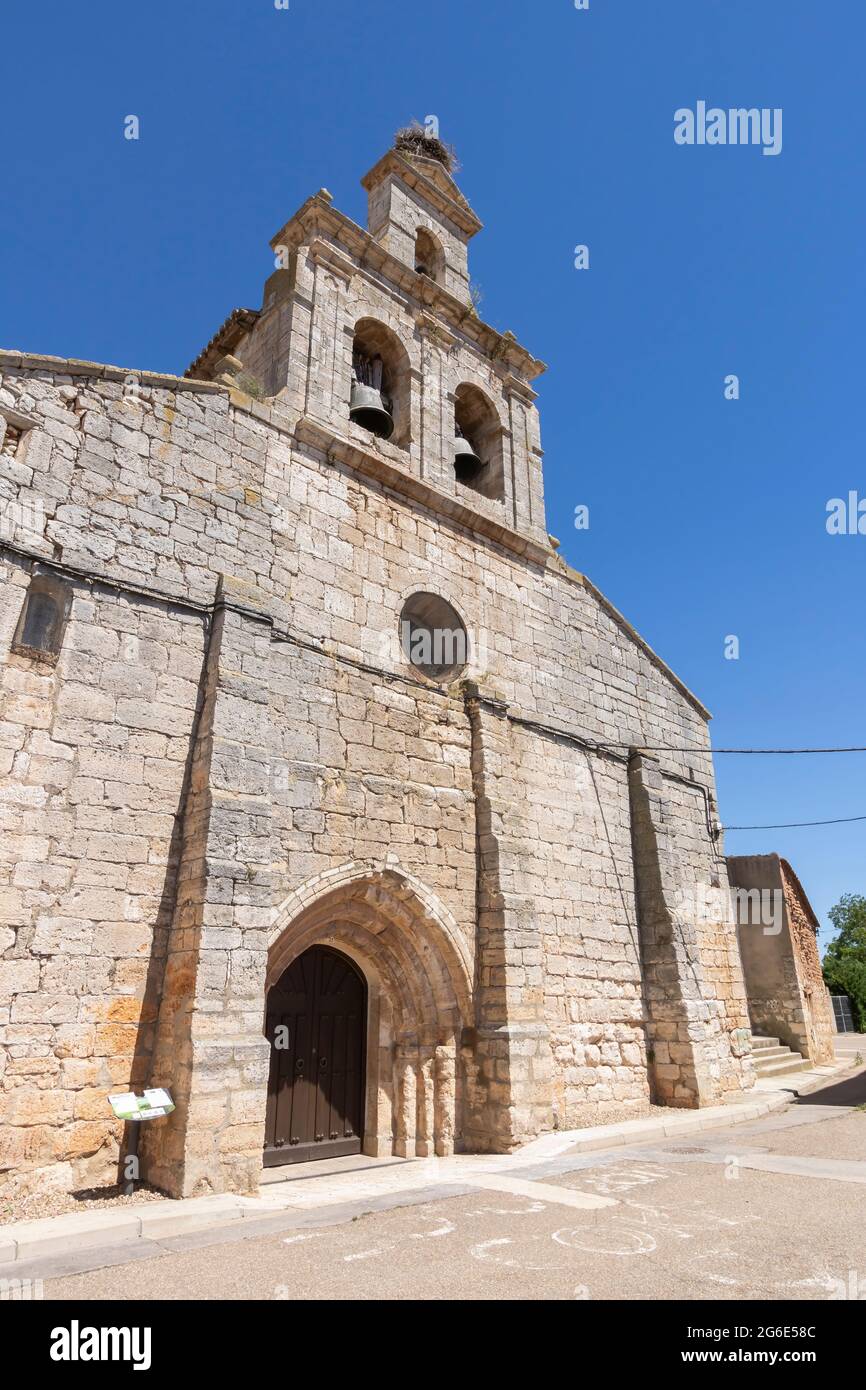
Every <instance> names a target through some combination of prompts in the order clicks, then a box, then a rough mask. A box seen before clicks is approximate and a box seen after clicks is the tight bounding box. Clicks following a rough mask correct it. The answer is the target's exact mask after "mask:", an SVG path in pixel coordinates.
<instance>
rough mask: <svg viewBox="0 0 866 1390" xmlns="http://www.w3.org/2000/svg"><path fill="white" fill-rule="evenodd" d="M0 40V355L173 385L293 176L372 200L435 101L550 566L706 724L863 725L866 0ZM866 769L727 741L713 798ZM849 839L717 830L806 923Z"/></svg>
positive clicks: (753, 816)
mask: <svg viewBox="0 0 866 1390" xmlns="http://www.w3.org/2000/svg"><path fill="white" fill-rule="evenodd" d="M3 38H4V44H3V48H4V55H5V58H6V61H5V62H4V94H3V96H4V110H5V111H6V113H7V133H8V132H11V130H12V128H13V125H14V127H15V130H16V134H15V137H14V139H10V140H8V141H7V143H6V147H5V153H4V165H5V177H4V195H5V196H4V198H3V201H2V206H0V265H2V267H3V273H2V279H0V342H2V345H3V346H5V347H21V348H25V349H29V350H31V351H42V352H49V353H56V354H59V355H69V356H76V357H83V358H92V359H96V360H99V361H109V362H115V363H119V364H121V365H124V366H132V367H140V368H152V369H157V370H162V371H182V370H183V369H184V368H185V367H186V366H187V364H188V363H189V361H190V360H191V359H192V358H193V357H194V356H195V355H196V354H197V352H198V351H199V350H200V348H201V347H202V346H203V345H204V344H205V342H206V341H207V340H208V338H209V337H210V336H211V334H212V333H213V332H214V331H215V329H216V328H217V327H218V326H219V324H220V323H221V322H222V320H223V318H224V317H225V315H226V314H227V313H228V312H229V311H230V310H231V309H232V308H234V307H235V306H237V305H252V306H258V304H259V303H260V294H261V286H262V282H263V281H264V279H265V277H266V276H267V275H268V273H269V272H270V270H271V268H272V262H271V259H270V253H269V250H268V239H269V238H270V236H271V235H272V234H273V233H274V232H275V231H277V229H278V228H279V227H280V226H281V225H282V224H283V222H284V221H285V220H286V218H287V217H288V216H289V215H290V214H291V213H292V212H293V211H294V210H295V208H296V207H297V206H298V205H299V204H300V203H301V202H302V201H303V200H304V198H306V197H307V196H308V195H309V194H310V193H312V192H314V191H315V190H316V189H318V188H319V187H321V186H322V185H325V186H326V187H328V188H329V189H330V190H331V192H332V193H333V195H334V199H335V202H336V204H337V205H338V206H339V207H340V208H341V209H342V210H343V211H344V212H346V213H348V214H349V215H350V216H352V217H354V218H356V219H357V220H358V221H362V222H363V220H364V215H365V195H364V194H363V191H362V190H361V188H360V187H359V184H358V180H359V178H360V176H361V174H362V173H364V172H365V170H366V169H368V168H369V167H370V166H371V165H372V164H373V163H374V161H375V160H376V159H377V158H378V157H379V155H380V154H381V153H383V152H384V150H385V149H386V148H387V146H388V144H389V143H390V140H391V137H392V134H393V132H394V130H395V128H396V127H397V126H398V125H401V124H403V123H405V122H406V121H408V120H409V119H411V118H412V117H417V118H419V119H422V120H423V118H424V117H425V116H427V115H429V114H435V115H437V116H438V118H439V121H440V125H441V133H442V136H443V138H445V139H446V140H449V141H451V142H453V144H454V145H455V146H456V147H457V151H458V155H459V158H460V161H461V164H462V170H461V172H460V174H459V175H458V178H459V181H460V183H461V186H462V187H463V189H464V191H465V193H466V195H467V197H468V198H469V200H470V202H471V203H472V205H473V206H474V208H475V209H476V211H477V212H478V214H479V215H480V216H481V218H482V219H483V221H484V222H485V224H486V225H485V230H484V231H483V232H482V233H480V234H479V236H478V237H477V238H476V240H475V242H474V244H473V246H472V248H471V255H472V259H471V266H472V273H473V276H474V278H475V279H476V280H477V281H478V282H479V284H480V286H481V289H482V291H483V295H484V299H483V303H482V306H481V313H482V316H483V317H484V318H485V319H487V320H488V321H489V322H490V323H492V324H494V325H495V326H496V327H497V328H500V329H506V328H510V329H512V330H513V331H514V332H515V333H516V334H517V336H518V337H519V338H520V340H521V341H522V342H524V343H525V344H526V346H527V347H529V348H530V350H531V351H533V352H534V353H535V354H536V355H537V356H540V357H541V358H543V359H544V360H545V361H546V362H548V363H549V364H550V369H549V371H548V373H547V374H546V376H545V377H543V378H542V379H541V382H540V383H539V385H540V399H539V407H540V409H541V412H542V429H543V441H544V445H545V466H546V480H547V506H548V524H549V528H550V530H551V531H552V532H553V533H554V534H556V535H557V536H559V537H560V538H561V541H562V551H563V553H564V555H565V557H566V558H567V559H568V561H569V562H570V563H571V564H573V565H574V566H575V567H576V568H578V569H581V570H584V571H585V572H586V573H587V574H588V575H589V576H590V577H591V578H592V580H593V581H594V582H595V583H596V584H597V585H598V586H599V587H600V588H601V589H603V590H604V591H605V592H606V593H607V594H608V596H609V597H610V598H611V599H612V601H613V602H614V603H616V604H617V606H618V607H620V608H621V609H622V610H623V611H624V612H625V614H626V615H627V616H628V617H629V618H630V620H631V621H632V622H634V624H635V625H636V626H637V628H638V629H639V630H640V631H641V632H642V633H643V635H644V636H645V637H646V638H647V640H648V641H649V642H651V643H652V645H653V646H654V647H655V648H656V650H657V651H658V652H659V653H660V654H661V655H662V656H663V657H664V658H665V659H666V660H667V661H668V662H669V663H670V664H671V665H672V666H673V667H674V669H675V670H676V671H677V672H678V674H679V675H680V676H681V677H682V678H683V679H684V680H685V681H686V682H687V683H688V684H689V685H690V686H691V687H692V689H694V690H695V691H696V693H697V694H698V695H699V696H700V697H701V699H702V700H703V701H704V702H705V703H706V704H707V705H708V706H709V707H710V709H711V710H712V711H713V713H714V715H715V718H714V721H713V724H712V734H713V739H714V742H715V743H716V744H717V745H719V746H730V745H734V746H750V747H751V746H765V745H771V746H779V745H785V746H787V745H794V746H802V745H806V746H809V745H827V744H829V745H839V744H866V721H864V703H866V702H864V691H866V656H864V650H866V616H864V604H863V594H864V566H866V536H835V537H831V536H828V534H827V532H826V529H825V517H826V504H827V501H828V500H829V499H830V498H831V497H846V496H847V494H848V492H849V491H851V490H856V491H858V492H859V496H860V497H861V498H862V497H866V467H864V458H866V420H864V412H863V409H862V400H863V386H862V372H863V361H864V353H863V325H864V323H866V269H864V264H866V262H864V256H863V253H862V246H861V242H862V228H863V224H864V201H866V194H864V183H863V176H862V172H863V171H862V159H863V132H864V113H863V104H862V92H863V81H862V55H863V51H864V46H866V7H864V5H863V3H862V0H835V3H833V4H832V5H827V4H823V5H821V4H818V3H816V0H760V3H758V4H756V3H755V0H700V3H699V4H696V3H695V0H682V3H673V2H672V0H655V2H654V0H590V8H589V10H588V11H577V10H575V8H574V5H573V0H540V3H536V4H527V3H521V2H520V0H474V3H472V4H466V3H465V2H464V3H458V0H437V3H436V4H435V5H429V4H428V5H424V6H415V5H409V4H407V3H406V2H405V0H378V3H366V4H359V3H357V0H355V2H354V3H351V0H290V7H289V9H288V10H277V9H276V8H275V7H274V5H273V0H256V2H255V3H250V0H245V3H243V4H238V3H236V0H234V3H228V0H185V3H184V4H183V5H177V4H173V5H172V4H168V3H166V2H165V0H153V2H152V3H151V4H150V5H148V6H147V7H143V6H139V7H133V6H120V5H118V4H117V3H116V2H115V3H113V4H108V3H102V2H101V0H91V3H89V4H88V5H87V6H86V7H81V6H71V5H68V4H59V3H56V2H55V0H49V3H45V4H42V5H40V6H38V7H36V8H34V7H32V6H31V7H24V6H19V7H15V9H14V10H10V11H9V12H8V13H7V14H5V15H4V20H3ZM16 55H17V56H16ZM698 100H705V101H707V102H708V104H709V105H711V106H712V105H715V106H719V107H722V108H728V107H730V106H736V107H739V106H749V107H751V106H756V107H771V108H775V107H781V108H782V110H783V148H782V152H781V154H779V155H778V156H777V157H774V158H771V157H765V156H763V155H762V153H761V150H760V149H759V148H753V147H739V146H728V147H708V146H704V147H697V146H695V147H680V146H678V145H676V144H675V143H674V140H673V129H674V112H675V110H676V109H677V108H680V107H685V106H689V107H692V108H694V106H695V105H696V103H697V101H698ZM129 114H135V115H138V116H139V118H140V122H141V137H140V139H139V140H138V141H137V142H134V141H127V140H125V139H124V138H123V121H124V117H125V116H127V115H129ZM579 243H580V244H586V245H588V246H589V248H590V269H589V270H588V271H581V272H578V271H576V270H575V269H574V266H573V259H574V247H575V245H577V244H579ZM729 373H736V374H737V375H738V376H739V378H740V392H741V394H740V399H739V400H737V401H728V400H725V398H724V390H723V384H724V378H725V377H726V376H727V375H728V374H729ZM578 504H586V505H588V506H589V508H590V527H589V530H588V531H582V532H578V531H576V530H575V528H574V526H573V520H572V519H573V514H574V508H575V506H576V505H578ZM728 634H735V635H736V636H737V637H738V638H739V640H740V658H739V660H737V661H729V660H725V658H724V654H723V651H724V639H725V637H726V636H727V635H728ZM864 772H866V754H860V755H849V756H842V755H840V756H835V757H809V758H805V757H801V758H794V757H792V758H744V757H724V756H723V757H719V758H718V760H717V773H718V785H719V795H720V803H721V813H722V819H723V820H724V821H725V822H726V823H729V824H737V825H739V824H752V823H755V822H758V823H764V822H778V821H797V820H821V819H826V818H831V817H841V816H855V815H862V814H866V786H864V781H866V779H864ZM864 837H866V822H862V823H860V824H854V825H847V826H845V825H841V826H828V827H825V828H821V829H800V830H778V831H766V832H761V831H737V832H733V833H730V834H729V835H728V836H727V850H728V852H729V853H740V854H745V853H767V852H769V851H773V850H775V851H778V852H779V853H780V854H782V855H784V856H785V857H786V858H788V859H790V860H791V862H792V864H793V865H794V867H795V869H796V870H797V872H798V874H799V876H800V878H801V880H802V882H803V884H804V886H805V887H806V890H807V892H808V893H809V894H810V896H811V899H812V902H813V904H814V906H815V908H816V911H817V912H818V914H819V916H820V917H821V918H822V920H824V919H825V918H826V911H827V909H828V907H829V906H830V905H831V904H832V903H833V902H834V901H836V899H837V898H838V897H839V896H840V894H841V893H843V892H846V891H851V892H866V855H864ZM824 939H825V940H826V936H825V938H824Z"/></svg>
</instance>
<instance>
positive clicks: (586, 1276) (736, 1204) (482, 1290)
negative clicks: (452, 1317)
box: [44, 1071, 866, 1301]
mask: <svg viewBox="0 0 866 1390" xmlns="http://www.w3.org/2000/svg"><path fill="white" fill-rule="evenodd" d="M857 1106H862V1107H863V1108H862V1109H857ZM509 1184H510V1185H509ZM581 1194H594V1195H595V1196H597V1197H603V1198H605V1199H606V1200H607V1201H608V1202H609V1205H606V1206H604V1207H602V1208H600V1209H596V1210H587V1209H585V1208H584V1207H582V1206H581V1202H582V1197H581ZM396 1200H397V1198H396V1197H395V1201H396ZM399 1200H401V1201H402V1202H404V1203H405V1204H404V1205H400V1206H396V1205H395V1206H393V1207H391V1209H386V1210H378V1211H373V1212H370V1211H365V1210H364V1202H363V1199H361V1201H360V1203H359V1204H358V1209H357V1210H354V1211H352V1212H349V1211H347V1210H346V1209H345V1208H342V1209H341V1210H340V1211H339V1212H337V1213H334V1212H331V1213H324V1212H322V1213H319V1212H312V1213H310V1212H307V1213H305V1214H304V1215H303V1216H298V1215H297V1214H294V1215H292V1214H289V1213H287V1214H285V1215H284V1217H283V1218H282V1221H281V1222H278V1223H277V1224H278V1225H280V1226H281V1229H279V1230H272V1231H271V1232H270V1233H269V1234H264V1235H260V1234H259V1235H255V1234H249V1233H248V1234H246V1235H243V1234H241V1233H239V1232H232V1233H229V1232H226V1231H222V1232H219V1231H217V1232H212V1233H209V1234H208V1235H200V1236H190V1237H188V1238H187V1239H186V1241H185V1242H179V1243H178V1244H183V1245H184V1246H185V1248H179V1249H176V1250H174V1251H173V1252H171V1253H166V1254H157V1255H153V1256H151V1257H149V1258H146V1259H142V1258H139V1259H136V1260H135V1261H134V1262H132V1263H123V1264H120V1263H117V1264H114V1265H113V1266H110V1267H106V1268H101V1269H92V1270H90V1271H88V1272H86V1273H80V1274H72V1275H67V1276H65V1277H57V1278H50V1277H49V1278H47V1279H46V1282H45V1287H44V1295H45V1298H47V1299H103V1298H121V1299H133V1300H141V1299H271V1300H295V1299H311V1300H315V1299H359V1300H363V1299H370V1300H376V1299H481V1300H484V1299H497V1300H501V1299H570V1300H571V1299H575V1300H581V1301H582V1300H587V1299H589V1300H592V1299H687V1300H690V1299H704V1298H710V1299H720V1300H739V1299H746V1298H760V1299H767V1300H774V1299H791V1298H793V1299H803V1300H810V1299H841V1298H851V1297H858V1298H861V1299H863V1300H864V1301H866V1253H864V1252H866V1071H864V1072H861V1073H859V1074H858V1075H857V1076H856V1077H855V1078H854V1079H851V1080H848V1081H845V1082H841V1083H836V1084H835V1085H832V1086H829V1087H827V1088H825V1089H824V1090H823V1091H820V1092H815V1093H813V1094H812V1095H810V1096H808V1097H806V1098H805V1099H804V1100H803V1101H802V1102H801V1103H800V1104H798V1105H795V1106H793V1107H792V1108H791V1109H790V1110H788V1111H787V1112H785V1113H784V1114H781V1115H778V1116H772V1117H769V1118H767V1119H764V1120H761V1121H757V1122H755V1123H753V1124H750V1125H738V1126H736V1127H733V1128H731V1129H729V1130H711V1131H707V1132H704V1133H700V1134H697V1135H696V1136H694V1137H692V1136H689V1137H688V1138H683V1139H679V1140H675V1139H671V1140H670V1141H669V1142H665V1143H664V1144H658V1143H656V1144H654V1145H652V1146H647V1145H644V1146H637V1145H636V1146H629V1147H620V1148H618V1149H614V1150H608V1151H601V1152H598V1153H592V1154H584V1155H580V1156H577V1155H573V1156H570V1155H568V1154H565V1155H562V1156H560V1157H558V1158H556V1159H553V1160H547V1161H545V1162H544V1163H536V1164H534V1165H532V1166H530V1165H527V1167H526V1169H525V1170H524V1169H520V1170H519V1171H518V1170H516V1171H515V1172H514V1173H513V1175H512V1177H511V1179H505V1180H504V1183H502V1182H501V1183H500V1185H499V1188H498V1190H494V1189H493V1188H490V1189H486V1188H485V1187H484V1186H483V1185H478V1186H477V1187H475V1188H473V1190H471V1191H469V1192H465V1193H463V1194H462V1195H454V1196H440V1195H437V1194H436V1193H435V1192H433V1193H429V1192H428V1193H425V1192H423V1191H421V1192H418V1193H413V1194H411V1196H408V1197H407V1194H405V1193H404V1194H403V1195H402V1197H401V1198H400V1199H399ZM127 1258H128V1257H127Z"/></svg>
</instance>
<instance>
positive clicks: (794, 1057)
mask: <svg viewBox="0 0 866 1390" xmlns="http://www.w3.org/2000/svg"><path fill="white" fill-rule="evenodd" d="M808 1070H809V1063H808V1062H807V1061H806V1060H805V1059H804V1058H803V1057H801V1056H800V1054H799V1052H792V1053H791V1055H790V1057H779V1058H778V1059H777V1060H775V1061H772V1062H759V1061H758V1059H757V1058H755V1072H756V1074H757V1075H758V1076H786V1075H787V1074H788V1073H789V1072H794V1071H808Z"/></svg>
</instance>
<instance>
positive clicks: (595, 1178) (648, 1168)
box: [581, 1160, 685, 1193]
mask: <svg viewBox="0 0 866 1390" xmlns="http://www.w3.org/2000/svg"><path fill="white" fill-rule="evenodd" d="M684 1176H685V1174H684V1173H683V1172H682V1171H681V1170H680V1169H679V1168H668V1167H667V1165H665V1164H661V1163H646V1162H640V1161H639V1160H638V1161H634V1162H632V1161H628V1160H627V1161H626V1162H624V1163H617V1164H616V1165H612V1166H607V1167H604V1168H600V1169H599V1170H598V1171H597V1172H586V1173H584V1174H581V1182H583V1183H585V1184H586V1186H587V1187H592V1188H594V1189H595V1190H596V1192H608V1193H609V1192H629V1191H630V1190H631V1188H633V1187H648V1186H649V1185H650V1184H651V1183H655V1182H663V1181H664V1180H665V1179H666V1178H682V1177H684Z"/></svg>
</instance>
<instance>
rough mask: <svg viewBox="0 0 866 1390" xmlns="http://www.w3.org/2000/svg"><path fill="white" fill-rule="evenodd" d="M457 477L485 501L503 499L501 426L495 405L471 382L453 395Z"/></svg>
mask: <svg viewBox="0 0 866 1390" xmlns="http://www.w3.org/2000/svg"><path fill="white" fill-rule="evenodd" d="M454 476H455V478H456V479H457V482H458V483H460V484H462V486H463V487H467V488H471V489H472V491H473V492H477V493H479V494H480V495H481V496H482V497H493V498H498V499H501V498H502V497H503V496H504V481H503V466H502V424H501V421H500V419H499V415H498V414H497V412H496V408H495V406H494V405H493V403H492V401H490V400H488V398H487V396H485V394H484V392H483V391H481V390H480V389H479V387H477V386H474V385H472V384H471V383H470V382H464V383H463V384H462V385H461V386H458V387H457V390H456V392H455V393H454Z"/></svg>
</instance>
